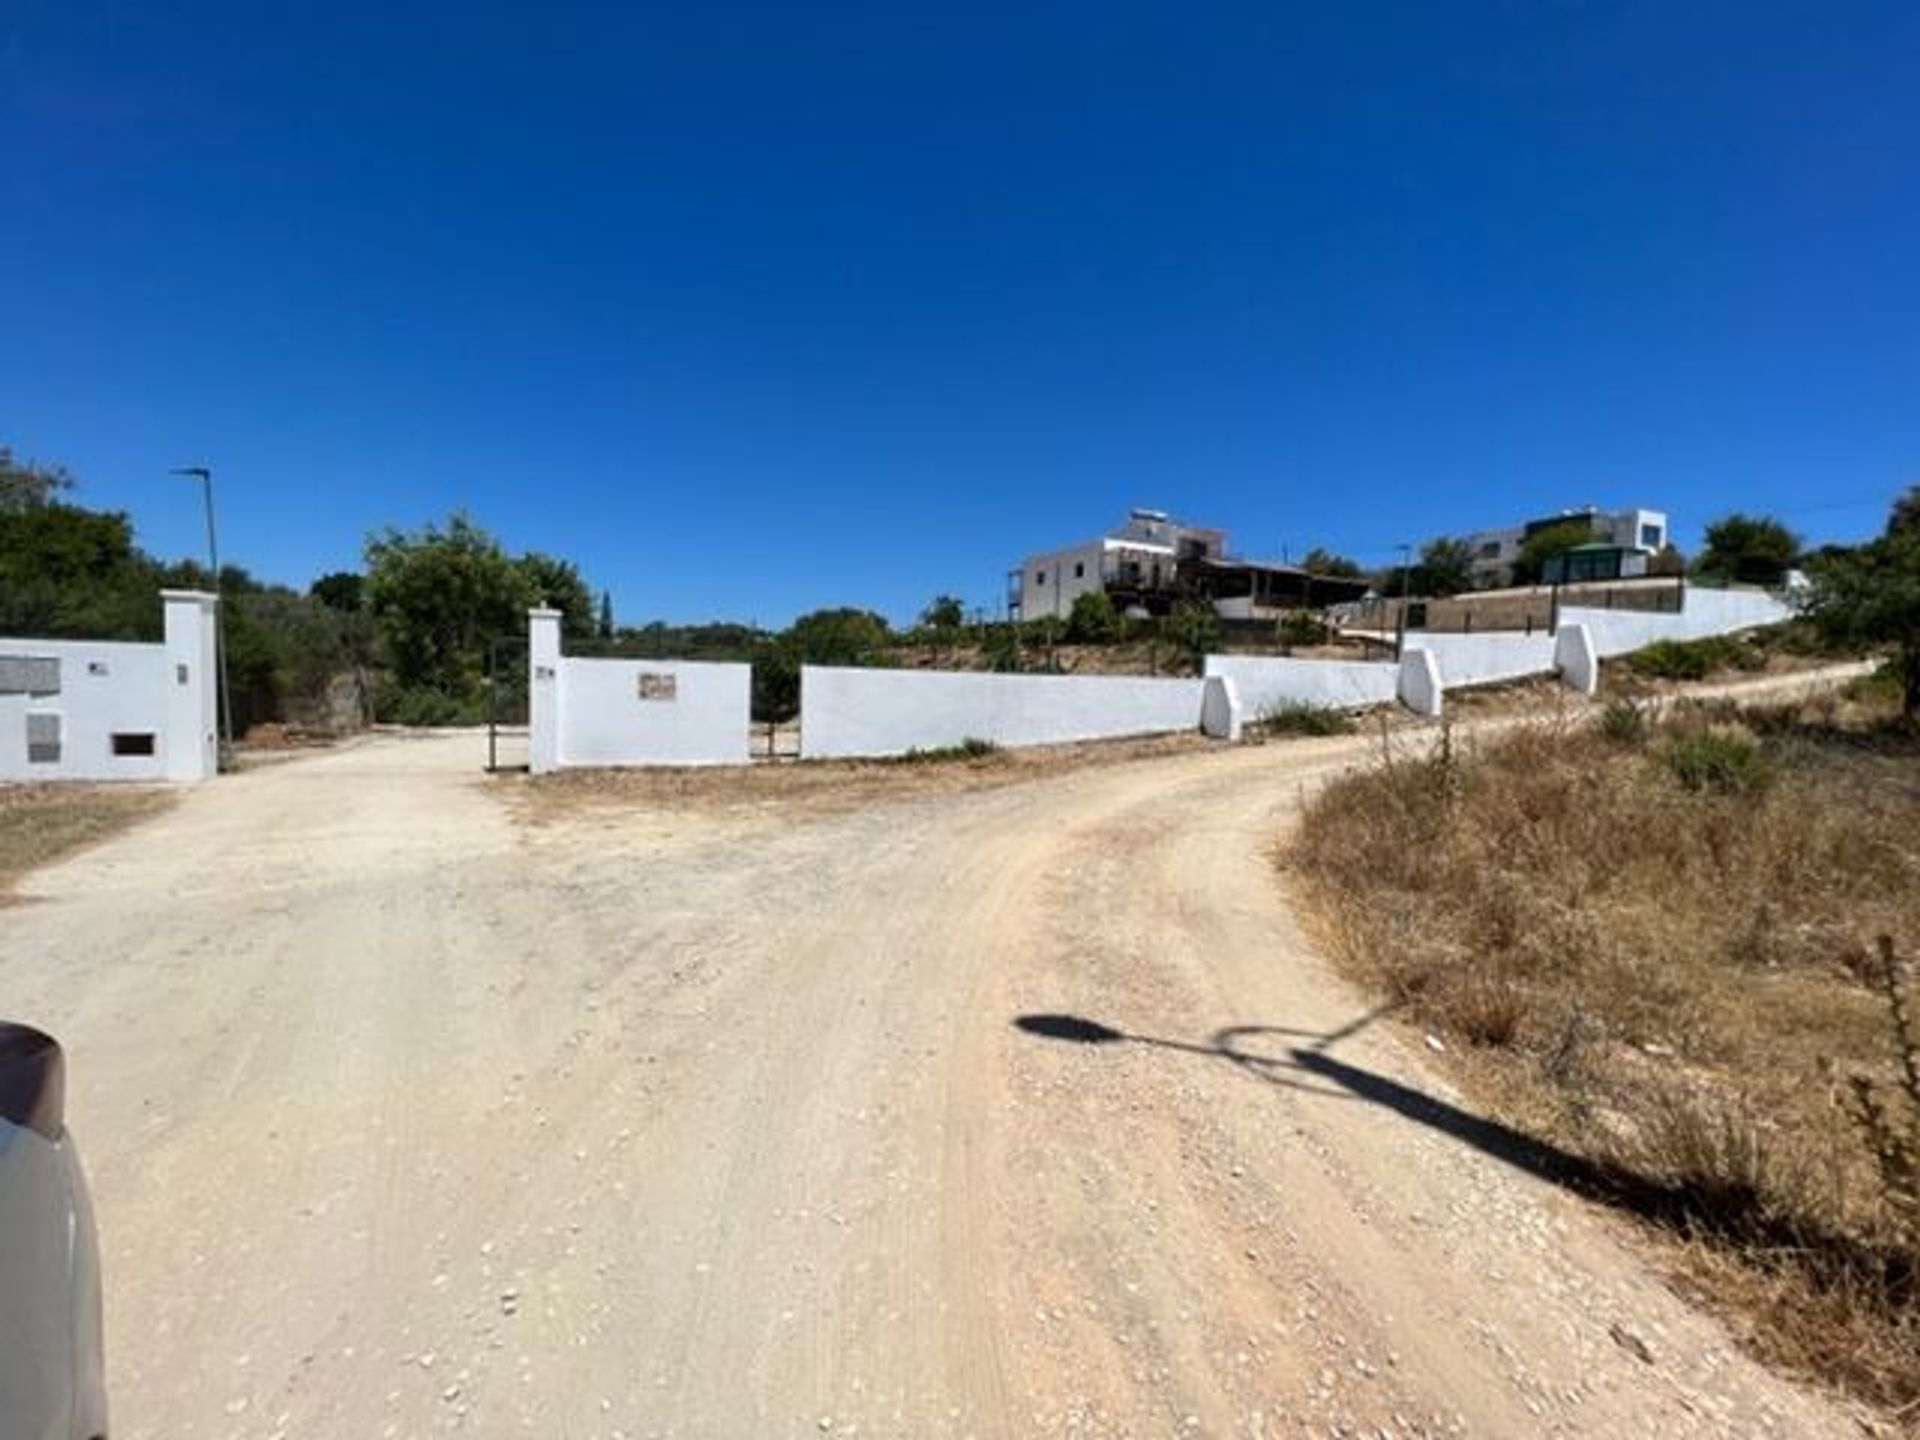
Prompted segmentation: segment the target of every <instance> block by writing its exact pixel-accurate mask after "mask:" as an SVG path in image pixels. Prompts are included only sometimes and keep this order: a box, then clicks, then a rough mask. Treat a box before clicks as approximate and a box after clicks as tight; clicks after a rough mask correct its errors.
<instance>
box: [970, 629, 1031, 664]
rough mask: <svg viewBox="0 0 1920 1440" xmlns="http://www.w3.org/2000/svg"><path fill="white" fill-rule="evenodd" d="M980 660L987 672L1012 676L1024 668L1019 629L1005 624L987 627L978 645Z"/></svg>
mask: <svg viewBox="0 0 1920 1440" xmlns="http://www.w3.org/2000/svg"><path fill="white" fill-rule="evenodd" d="M980 659H981V662H982V663H983V664H985V666H986V667H987V669H989V670H998V671H1000V672H1002V673H1005V674H1012V673H1015V672H1017V671H1019V670H1021V669H1023V668H1024V666H1023V665H1022V663H1021V655H1020V627H1019V626H1018V625H1014V624H1011V623H1007V622H1002V623H1000V624H996V625H992V626H989V627H988V629H987V633H986V638H985V639H984V640H982V641H981V644H980Z"/></svg>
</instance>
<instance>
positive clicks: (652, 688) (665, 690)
mask: <svg viewBox="0 0 1920 1440" xmlns="http://www.w3.org/2000/svg"><path fill="white" fill-rule="evenodd" d="M639 689H640V698H641V699H642V700H675V699H678V698H679V693H680V687H679V677H678V676H675V675H669V674H666V673H665V672H664V671H660V670H642V671H641V672H640V680H639Z"/></svg>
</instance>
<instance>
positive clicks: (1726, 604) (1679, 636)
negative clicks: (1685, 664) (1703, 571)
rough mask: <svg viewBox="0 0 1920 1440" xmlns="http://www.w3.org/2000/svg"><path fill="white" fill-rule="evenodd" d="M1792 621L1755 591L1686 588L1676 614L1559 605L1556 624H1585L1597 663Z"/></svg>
mask: <svg viewBox="0 0 1920 1440" xmlns="http://www.w3.org/2000/svg"><path fill="white" fill-rule="evenodd" d="M1792 618H1793V610H1792V608H1791V607H1790V606H1788V605H1786V604H1783V603H1782V602H1781V601H1779V600H1776V599H1775V598H1774V597H1773V596H1771V595H1769V594H1767V593H1765V592H1764V591H1759V590H1703V589H1701V588H1700V587H1699V586H1698V585H1689V586H1688V587H1687V608H1686V609H1685V610H1683V611H1681V612H1680V613H1679V614H1677V615H1674V614H1666V615H1657V614H1643V613H1639V612H1636V611H1632V610H1593V609H1588V608H1585V607H1577V606H1563V607H1562V608H1561V611H1560V620H1561V623H1562V624H1568V625H1571V624H1579V625H1585V626H1586V627H1587V629H1588V630H1589V631H1591V632H1592V634H1593V644H1594V648H1595V649H1596V650H1598V651H1599V652H1600V655H1601V657H1602V658H1605V657H1607V656H1612V655H1628V654H1631V653H1632V652H1633V651H1635V650H1638V649H1639V648H1640V647H1641V646H1643V645H1651V644H1652V643H1653V642H1654V641H1656V640H1701V639H1705V638H1706V637H1707V636H1709V635H1731V634H1733V633H1735V632H1736V631H1740V630H1752V629H1754V628H1756V627H1758V626H1761V625H1777V624H1779V623H1780V622H1781V621H1783V620H1790V619H1792Z"/></svg>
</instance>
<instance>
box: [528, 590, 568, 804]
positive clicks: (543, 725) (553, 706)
mask: <svg viewBox="0 0 1920 1440" xmlns="http://www.w3.org/2000/svg"><path fill="white" fill-rule="evenodd" d="M564 703H565V696H564V695H562V693H561V687H560V612H559V611H558V610H547V609H533V610H529V611H527V769H528V770H529V771H531V772H532V773H533V774H535V775H544V774H546V773H547V772H548V771H550V770H558V769H559V768H560V707H561V705H563V704H564Z"/></svg>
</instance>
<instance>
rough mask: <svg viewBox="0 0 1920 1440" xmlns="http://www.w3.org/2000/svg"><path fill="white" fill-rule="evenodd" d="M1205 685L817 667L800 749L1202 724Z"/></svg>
mask: <svg viewBox="0 0 1920 1440" xmlns="http://www.w3.org/2000/svg"><path fill="white" fill-rule="evenodd" d="M1205 683H1206V682H1205V681H1203V680H1166V679H1152V678H1148V677H1145V676H1124V675H997V674H990V673H986V672H977V671H962V670H862V669H847V668H842V667H839V666H825V665H807V666H803V667H802V668H801V671H800V754H801V756H802V757H803V758H805V759H809V760H813V759H832V758H841V759H849V758H853V757H856V756H863V755H873V756H881V755H904V754H905V753H906V752H907V751H909V750H931V749H936V748H939V747H941V746H946V745H958V744H959V743H960V742H961V741H963V740H990V741H992V742H993V743H994V744H996V745H1051V744H1059V743H1062V742H1066V741H1071V740H1106V739H1113V738H1117V737H1119V736H1124V735H1154V734H1161V733H1165V732H1168V731H1175V730H1195V729H1198V728H1199V725H1200V701H1201V696H1202V694H1203V692H1204V689H1205Z"/></svg>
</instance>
